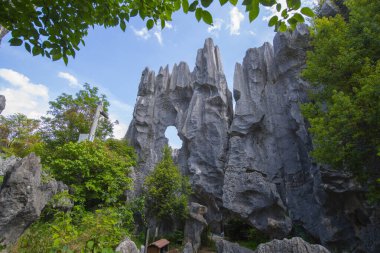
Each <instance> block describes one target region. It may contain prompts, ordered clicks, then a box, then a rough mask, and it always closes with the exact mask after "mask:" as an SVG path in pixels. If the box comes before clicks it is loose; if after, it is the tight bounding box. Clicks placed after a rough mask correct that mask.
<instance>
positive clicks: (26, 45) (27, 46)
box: [24, 42, 31, 53]
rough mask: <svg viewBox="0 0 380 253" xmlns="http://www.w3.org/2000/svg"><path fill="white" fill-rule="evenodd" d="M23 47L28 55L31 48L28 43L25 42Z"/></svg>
mask: <svg viewBox="0 0 380 253" xmlns="http://www.w3.org/2000/svg"><path fill="white" fill-rule="evenodd" d="M24 46H25V49H26V51H28V52H29V53H30V51H31V48H30V45H29V43H26V42H25V44H24Z"/></svg>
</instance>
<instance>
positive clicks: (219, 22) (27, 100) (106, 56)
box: [0, 0, 312, 147]
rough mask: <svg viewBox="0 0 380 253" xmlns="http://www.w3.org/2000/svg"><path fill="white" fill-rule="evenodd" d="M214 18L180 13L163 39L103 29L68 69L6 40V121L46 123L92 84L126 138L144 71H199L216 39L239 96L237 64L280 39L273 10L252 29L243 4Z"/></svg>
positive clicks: (139, 27)
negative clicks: (17, 117)
mask: <svg viewBox="0 0 380 253" xmlns="http://www.w3.org/2000/svg"><path fill="white" fill-rule="evenodd" d="M283 1H284V2H285V0H283ZM310 1H312V0H307V2H310ZM210 12H211V13H212V14H213V18H214V26H212V27H211V26H208V25H206V24H204V23H202V22H200V23H198V22H197V21H196V19H195V17H194V14H193V13H189V14H187V15H186V14H183V13H180V12H178V13H175V14H174V15H173V21H171V22H170V23H168V26H167V28H165V29H164V30H162V31H161V29H159V28H157V27H155V28H153V29H152V30H151V31H147V30H146V29H145V28H144V27H145V23H144V22H142V21H141V20H139V19H137V18H136V19H134V20H131V22H130V23H129V25H127V29H126V31H125V32H122V31H121V29H120V28H111V29H103V28H100V27H95V29H92V30H90V31H89V35H88V36H87V37H86V38H85V43H86V46H82V47H81V50H80V51H79V52H77V55H76V58H75V59H69V64H68V65H67V66H65V64H64V63H63V62H62V61H56V62H53V61H51V60H50V59H48V58H44V57H41V56H36V57H33V56H32V55H30V54H29V53H28V52H27V51H26V50H25V49H24V47H11V46H9V45H8V43H7V41H8V40H9V36H6V37H5V38H3V41H2V44H1V47H0V94H3V95H5V96H6V98H7V107H6V109H5V110H4V112H3V114H4V115H9V114H13V113H16V112H20V113H24V114H26V115H28V116H29V117H33V118H38V117H39V116H41V115H44V114H45V113H46V111H47V109H48V101H50V100H54V99H55V98H56V97H57V96H58V95H60V94H62V93H63V92H65V93H69V94H74V93H76V92H77V91H78V90H79V89H80V88H81V85H83V84H84V83H85V82H87V83H90V84H91V85H93V86H97V87H99V89H100V93H104V94H106V95H107V97H108V100H109V101H110V102H111V107H110V115H111V117H112V119H114V120H116V119H117V120H118V121H119V122H120V124H119V125H118V126H116V128H115V136H116V137H118V138H121V137H122V136H124V134H125V132H126V130H127V127H128V125H129V122H130V120H131V118H132V113H133V106H134V103H135V100H136V96H137V88H138V84H139V81H140V77H141V72H142V71H143V69H144V68H145V67H146V66H147V67H149V68H150V69H152V70H154V71H156V72H157V71H158V69H159V67H160V66H165V65H166V64H169V67H170V69H171V68H172V67H173V65H174V63H178V62H180V61H186V62H187V63H188V64H189V66H190V69H193V67H194V63H195V58H196V53H197V49H198V48H201V47H203V43H204V41H205V39H206V38H208V37H211V38H213V40H214V43H215V44H216V45H218V46H219V48H220V50H221V55H222V62H223V67H224V71H225V74H226V77H227V81H228V86H229V87H230V89H231V90H232V86H233V83H232V79H233V71H234V67H235V63H236V62H241V61H242V60H243V57H244V55H245V52H246V50H247V49H248V48H252V47H258V46H261V45H262V44H263V43H264V42H266V41H269V42H272V40H273V37H274V32H273V29H272V28H269V27H268V26H267V21H266V20H267V18H268V17H270V16H271V13H273V10H268V9H264V8H262V9H261V14H260V16H259V17H258V18H257V20H256V21H254V22H253V23H249V21H248V17H247V15H246V14H245V13H244V11H243V9H242V7H241V6H239V4H238V7H233V6H232V5H229V4H228V3H227V4H226V5H225V6H223V7H220V6H219V1H214V3H213V4H212V5H211V7H210ZM172 132H174V133H172V134H171V135H175V131H172ZM172 145H173V146H177V147H178V145H180V144H178V143H172Z"/></svg>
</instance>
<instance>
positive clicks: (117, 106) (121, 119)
mask: <svg viewBox="0 0 380 253" xmlns="http://www.w3.org/2000/svg"><path fill="white" fill-rule="evenodd" d="M109 110H110V119H111V121H112V122H115V121H117V122H118V124H116V125H115V126H114V128H113V134H114V136H115V138H117V139H121V138H123V137H124V136H125V134H126V133H127V130H128V125H129V123H130V122H131V120H132V115H133V106H131V105H129V104H127V103H124V102H122V101H120V100H117V99H111V100H110V108H109Z"/></svg>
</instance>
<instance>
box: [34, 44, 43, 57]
mask: <svg viewBox="0 0 380 253" xmlns="http://www.w3.org/2000/svg"><path fill="white" fill-rule="evenodd" d="M40 53H41V48H40V47H39V46H34V47H33V49H32V54H33V56H36V55H39V54H40Z"/></svg>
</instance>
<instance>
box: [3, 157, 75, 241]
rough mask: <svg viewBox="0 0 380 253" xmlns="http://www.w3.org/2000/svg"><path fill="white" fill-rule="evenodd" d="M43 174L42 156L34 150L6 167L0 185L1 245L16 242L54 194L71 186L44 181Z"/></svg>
mask: <svg viewBox="0 0 380 253" xmlns="http://www.w3.org/2000/svg"><path fill="white" fill-rule="evenodd" d="M41 174H42V171H41V163H40V159H39V158H38V157H37V156H36V155H35V154H34V153H32V154H30V155H28V156H27V157H25V158H23V159H22V160H19V161H17V162H15V163H14V164H13V165H12V166H11V167H10V168H9V169H8V170H7V172H6V174H5V177H4V181H3V184H2V185H1V188H0V244H2V245H9V244H10V243H13V242H15V241H16V240H17V239H18V237H19V236H20V235H21V234H22V233H23V232H24V230H25V229H26V228H27V227H28V226H29V225H31V224H32V223H33V222H34V221H36V220H37V219H38V217H39V216H40V214H41V211H42V209H43V208H44V207H45V205H46V204H47V203H48V202H49V200H50V199H51V198H52V196H53V195H54V194H56V193H58V192H61V191H63V190H67V189H68V188H67V186H66V185H64V184H63V183H61V182H57V181H55V180H51V181H49V182H47V183H43V182H41Z"/></svg>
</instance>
